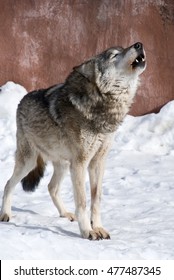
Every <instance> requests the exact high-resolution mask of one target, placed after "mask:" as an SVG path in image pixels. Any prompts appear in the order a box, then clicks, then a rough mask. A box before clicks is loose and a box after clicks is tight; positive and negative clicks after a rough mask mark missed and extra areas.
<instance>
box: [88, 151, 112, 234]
mask: <svg viewBox="0 0 174 280" xmlns="http://www.w3.org/2000/svg"><path fill="white" fill-rule="evenodd" d="M107 150H108V149H107V148H106V147H103V148H101V149H100V150H99V151H98V153H97V154H96V155H95V157H94V158H93V159H92V160H91V162H90V164H89V168H88V169H89V178H90V187H91V225H92V228H93V230H94V231H95V232H96V233H97V234H98V235H99V236H100V238H101V239H110V235H109V233H108V232H107V231H106V230H105V229H104V228H103V226H102V222H101V213H100V202H101V193H102V180H103V174H104V165H105V156H106V154H107Z"/></svg>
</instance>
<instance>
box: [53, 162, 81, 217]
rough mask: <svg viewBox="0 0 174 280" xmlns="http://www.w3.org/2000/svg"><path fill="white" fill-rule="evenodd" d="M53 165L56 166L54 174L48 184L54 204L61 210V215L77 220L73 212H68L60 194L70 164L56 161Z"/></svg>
mask: <svg viewBox="0 0 174 280" xmlns="http://www.w3.org/2000/svg"><path fill="white" fill-rule="evenodd" d="M53 166H54V172H53V176H52V178H51V181H50V183H49V185H48V190H49V193H50V196H51V198H52V201H53V203H54V205H55V206H56V208H57V209H58V211H59V214H60V217H66V218H68V219H69V220H70V221H71V222H72V221H74V220H76V218H75V215H74V214H73V213H70V212H67V210H66V208H65V206H64V204H63V201H62V199H61V196H60V185H61V182H62V180H63V178H64V175H65V173H66V171H67V169H68V164H67V163H66V162H63V163H60V162H56V163H53Z"/></svg>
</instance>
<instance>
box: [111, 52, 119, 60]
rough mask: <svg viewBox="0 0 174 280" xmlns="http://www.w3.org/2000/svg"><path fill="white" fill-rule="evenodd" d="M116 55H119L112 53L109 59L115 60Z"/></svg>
mask: <svg viewBox="0 0 174 280" xmlns="http://www.w3.org/2000/svg"><path fill="white" fill-rule="evenodd" d="M118 55H119V53H112V54H111V55H110V58H111V59H113V58H116V57H117V56H118Z"/></svg>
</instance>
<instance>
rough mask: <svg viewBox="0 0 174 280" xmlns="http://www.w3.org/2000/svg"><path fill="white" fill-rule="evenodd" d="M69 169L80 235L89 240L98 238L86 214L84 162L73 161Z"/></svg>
mask: <svg viewBox="0 0 174 280" xmlns="http://www.w3.org/2000/svg"><path fill="white" fill-rule="evenodd" d="M70 170H71V178H72V183H73V189H74V199H75V205H76V218H77V220H78V224H79V228H80V232H81V235H82V237H83V238H88V239H91V240H97V239H100V235H99V234H98V233H96V232H95V231H94V230H93V229H92V227H91V224H90V220H89V218H88V215H87V209H86V192H85V173H86V164H83V163H80V162H73V163H72V164H71V168H70Z"/></svg>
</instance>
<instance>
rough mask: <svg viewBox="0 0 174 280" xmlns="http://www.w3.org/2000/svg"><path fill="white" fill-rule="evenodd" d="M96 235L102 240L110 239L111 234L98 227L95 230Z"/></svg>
mask: <svg viewBox="0 0 174 280" xmlns="http://www.w3.org/2000/svg"><path fill="white" fill-rule="evenodd" d="M93 230H94V231H95V233H97V235H98V236H100V239H110V235H109V233H108V232H107V231H106V230H105V229H104V228H102V227H96V228H93Z"/></svg>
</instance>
